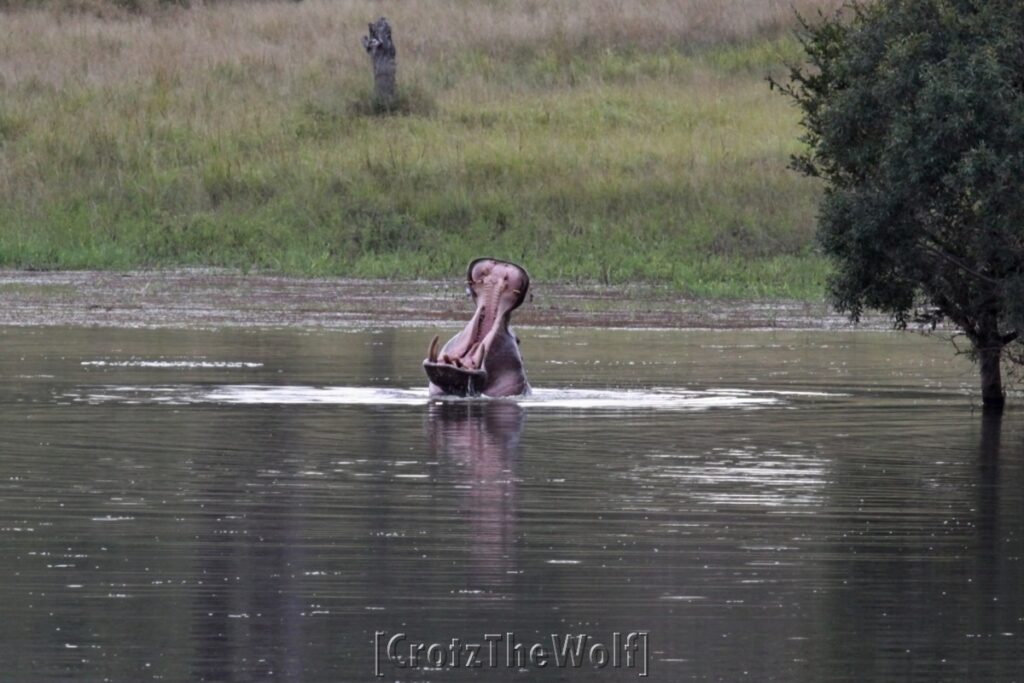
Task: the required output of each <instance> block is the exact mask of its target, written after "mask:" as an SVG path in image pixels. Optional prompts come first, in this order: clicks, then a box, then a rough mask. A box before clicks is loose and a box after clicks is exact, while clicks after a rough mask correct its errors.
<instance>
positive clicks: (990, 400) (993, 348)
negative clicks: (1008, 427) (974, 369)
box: [978, 340, 1006, 413]
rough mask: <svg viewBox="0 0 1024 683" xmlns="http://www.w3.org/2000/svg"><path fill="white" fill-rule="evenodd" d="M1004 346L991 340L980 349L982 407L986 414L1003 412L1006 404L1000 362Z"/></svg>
mask: <svg viewBox="0 0 1024 683" xmlns="http://www.w3.org/2000/svg"><path fill="white" fill-rule="evenodd" d="M1002 352H1003V344H1002V342H1001V341H998V340H990V341H988V342H986V343H984V344H981V345H980V346H979V347H978V361H979V362H980V363H981V405H982V409H983V410H984V411H985V412H993V413H998V412H1002V410H1003V406H1004V405H1005V404H1006V394H1004V393H1003V377H1002V371H1001V369H1000V367H999V361H1000V358H1001V356H1002Z"/></svg>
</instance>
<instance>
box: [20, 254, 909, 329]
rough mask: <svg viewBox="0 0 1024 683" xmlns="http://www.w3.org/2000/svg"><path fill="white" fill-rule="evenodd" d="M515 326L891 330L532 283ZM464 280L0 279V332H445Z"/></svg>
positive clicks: (227, 275) (743, 303) (82, 274)
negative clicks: (442, 326) (441, 327)
mask: <svg viewBox="0 0 1024 683" xmlns="http://www.w3.org/2000/svg"><path fill="white" fill-rule="evenodd" d="M531 295H532V296H531V297H530V300H528V301H527V303H526V304H524V305H523V307H522V308H520V309H519V310H518V311H517V312H516V313H515V316H514V319H513V320H514V323H515V325H516V326H517V327H599V328H638V329H667V330H684V329H710V330H742V329H750V330H764V329H779V330H866V331H884V330H890V329H892V325H891V323H890V321H889V319H888V318H887V317H885V316H882V315H878V314H872V315H870V316H865V317H864V318H863V319H862V320H861V322H860V323H859V324H856V325H854V324H852V323H851V322H850V321H849V320H848V319H847V318H846V316H844V315H842V314H838V313H836V312H835V311H833V310H832V309H831V307H829V306H828V305H827V304H826V303H825V302H824V301H821V302H806V301H795V300H755V301H751V300H720V299H695V298H692V297H686V296H685V295H683V294H681V293H679V292H677V291H674V290H671V289H669V288H667V287H663V286H658V285H654V284H632V285H626V286H603V285H596V284H571V283H565V282H535V283H534V284H533V287H532V289H531ZM470 312H471V306H470V305H469V302H468V301H467V300H466V297H465V294H464V291H463V283H462V279H461V278H450V279H445V280H365V279H351V278H300V277H292V276H282V275H273V274H267V273H259V272H257V273H248V274H243V273H241V272H239V271H232V270H223V269H209V268H188V269H174V270H136V271H126V272H112V271H95V270H85V271H25V270H4V269H0V326H18V327H24V326H39V327H52V326H70V327H139V328H170V327H185V328H189V327H198V328H222V327H234V328H237V327H253V328H281V327H295V328H314V329H353V328H363V327H367V326H384V327H408V326H420V325H437V324H438V323H451V324H453V325H461V324H463V323H465V320H466V319H467V316H468V315H470Z"/></svg>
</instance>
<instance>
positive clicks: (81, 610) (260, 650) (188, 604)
mask: <svg viewBox="0 0 1024 683" xmlns="http://www.w3.org/2000/svg"><path fill="white" fill-rule="evenodd" d="M531 333H534V334H537V337H536V338H534V339H532V340H528V343H529V345H530V348H531V349H533V350H534V351H533V353H532V356H531V357H534V358H537V359H547V360H549V361H551V362H542V361H540V360H537V361H535V362H534V364H533V365H531V377H530V378H531V381H532V382H533V383H534V385H535V386H539V387H540V390H539V391H538V393H537V395H535V396H534V397H532V398H531V399H530V400H527V401H522V402H519V403H513V402H495V401H492V402H480V401H472V402H467V401H461V402H458V401H456V402H446V403H443V404H440V405H437V404H435V403H434V402H432V401H431V400H430V399H429V398H428V397H427V396H426V393H425V391H424V389H423V377H422V368H421V367H420V362H421V360H422V353H423V350H422V348H421V342H422V339H423V336H424V333H423V331H420V330H398V331H394V332H393V333H386V334H377V333H374V332H366V333H359V334H317V333H308V334H307V333H295V332H291V331H247V332H230V331H227V332H197V331H181V330H162V331H159V332H154V331H144V330H131V331H128V330H109V329H108V330H63V331H61V333H60V334H55V333H53V332H52V331H47V332H45V333H44V332H40V331H37V330H13V331H12V330H8V331H6V332H5V331H3V330H0V335H2V338H3V341H4V344H3V345H0V373H2V375H3V377H4V378H7V381H6V382H0V454H2V457H0V465H2V470H0V543H2V544H3V548H4V553H3V554H2V555H0V605H3V616H4V619H2V620H0V660H2V661H3V663H4V665H3V666H4V669H3V674H0V678H4V677H5V676H6V677H7V678H10V679H11V680H18V681H21V680H32V681H43V680H46V681H61V682H62V683H64V682H66V681H99V680H110V681H131V682H135V681H143V680H174V681H177V680H203V679H205V680H222V681H230V680H238V681H243V680H273V679H281V680H308V681H348V680H368V679H369V678H370V676H371V671H372V662H371V657H370V655H371V653H370V643H371V642H372V640H373V634H374V632H375V631H376V630H378V629H386V630H388V631H390V632H397V631H404V632H408V633H410V634H413V635H415V636H417V637H421V638H424V639H432V640H445V639H447V638H450V637H454V636H460V637H465V638H467V639H468V638H473V637H475V638H479V637H480V636H481V634H483V633H492V632H495V633H496V632H504V631H505V630H506V629H514V630H516V631H517V632H521V635H522V636H523V637H524V638H544V637H545V636H544V634H546V633H552V632H564V631H571V632H577V633H578V632H590V633H594V634H595V635H596V636H600V637H604V638H607V637H608V634H609V632H611V631H613V630H620V631H628V630H632V629H645V630H650V631H651V633H652V636H653V640H655V641H656V643H657V645H656V646H655V650H656V652H655V653H654V659H653V662H652V675H651V678H650V680H654V681H673V682H674V681H681V680H730V681H731V680H786V681H794V682H796V683H811V682H812V681H814V682H816V681H821V680H849V681H858V682H859V681H891V680H912V681H913V680H919V681H929V682H930V681H935V680H985V681H1013V680H1018V681H1019V680H1020V679H1021V676H1020V665H1021V660H1022V656H1021V653H1022V647H1021V643H1022V642H1024V640H1022V635H1024V534H1022V533H1021V529H1022V528H1024V424H1022V422H1021V416H1020V415H1019V414H1017V413H1015V412H1012V411H1011V412H1009V413H1007V415H1006V416H1005V417H1004V418H1003V419H1002V421H1001V422H1000V421H999V420H998V419H995V418H992V417H991V416H982V415H980V414H977V413H972V412H971V411H970V408H969V399H968V398H967V397H966V396H965V394H964V393H963V392H964V389H963V387H964V386H968V387H969V388H970V389H973V386H974V384H975V381H974V373H973V371H972V369H971V368H970V367H969V366H968V365H967V364H966V363H962V359H956V358H953V357H952V356H950V354H949V353H948V349H947V348H946V347H945V346H941V345H936V346H935V347H922V346H921V344H922V342H921V341H920V340H919V339H914V338H910V337H898V336H889V335H873V334H871V335H856V334H806V333H778V334H776V333H768V332H763V333H751V332H730V333H712V332H687V333H664V332H660V333H655V332H651V333H647V332H640V331H608V332H605V333H602V334H600V335H594V334H593V333H592V332H591V331H571V330H569V331H564V330H549V331H545V332H544V335H543V336H541V335H540V334H539V333H537V331H530V330H527V331H525V332H524V334H531ZM99 360H102V361H104V362H103V363H102V364H101V363H99V362H91V361H99ZM570 361H571V362H570ZM83 363H87V364H85V365H83ZM546 387H547V388H550V389H545V388H546ZM477 673H479V672H469V671H460V672H451V671H443V672H439V671H420V672H399V671H392V672H389V679H391V680H393V679H394V678H400V679H402V680H425V681H460V680H479V679H480V678H481V677H484V678H487V680H490V679H491V676H489V675H488V676H480V675H475V674H477ZM487 673H488V674H489V673H491V672H487ZM499 673H500V672H499ZM589 673H592V672H590V671H584V672H559V671H553V670H551V669H549V670H547V671H546V672H544V674H543V675H542V676H537V678H538V679H540V678H550V679H551V680H576V679H577V678H580V679H582V678H583V677H585V676H586V675H587V674H589ZM620 673H621V675H619V676H616V674H615V672H612V671H604V672H602V675H601V676H600V677H601V678H602V679H607V680H611V681H618V680H635V679H636V677H635V676H634V675H632V674H631V673H629V672H620ZM390 674H394V675H393V676H392V675H390ZM404 674H408V675H404ZM577 674H578V675H577ZM498 678H500V676H498ZM509 678H517V679H522V678H523V675H522V674H516V673H515V672H513V673H512V674H511V675H510V676H509ZM5 680H6V678H5Z"/></svg>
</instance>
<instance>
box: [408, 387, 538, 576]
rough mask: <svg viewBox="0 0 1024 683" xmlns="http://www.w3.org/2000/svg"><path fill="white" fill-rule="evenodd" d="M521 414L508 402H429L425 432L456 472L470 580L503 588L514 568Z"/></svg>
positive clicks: (517, 407) (521, 429)
mask: <svg viewBox="0 0 1024 683" xmlns="http://www.w3.org/2000/svg"><path fill="white" fill-rule="evenodd" d="M525 421H526V416H525V413H524V412H523V409H522V408H520V407H519V406H518V405H516V404H515V403H512V402H508V401H444V402H437V403H433V404H431V406H430V408H429V413H428V415H427V434H428V437H429V439H430V445H431V447H432V449H433V450H434V452H435V453H438V454H440V455H442V456H443V457H444V458H445V459H446V461H447V462H446V464H448V465H451V466H454V467H456V468H458V469H459V470H461V474H459V475H457V476H454V477H453V479H454V480H456V481H461V482H463V483H464V486H465V495H464V498H463V504H464V508H463V510H464V513H465V515H466V516H467V521H468V528H469V533H470V534H471V540H470V543H469V544H468V547H469V552H470V557H471V561H472V565H473V574H474V579H475V580H477V581H479V582H481V584H482V585H484V586H488V587H492V588H493V587H504V586H506V585H507V584H508V579H509V577H508V573H509V571H510V570H511V569H512V568H513V567H514V564H513V560H512V549H513V546H514V543H515V534H516V530H515V520H516V481H515V461H516V456H517V454H518V450H519V439H520V436H521V435H522V432H523V425H524V424H525Z"/></svg>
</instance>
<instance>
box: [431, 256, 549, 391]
mask: <svg viewBox="0 0 1024 683" xmlns="http://www.w3.org/2000/svg"><path fill="white" fill-rule="evenodd" d="M466 288H467V290H468V291H469V293H470V295H471V296H472V297H473V302H474V303H475V304H476V311H475V312H474V313H473V317H472V318H471V319H470V321H469V323H468V324H467V325H466V327H465V328H464V329H463V330H462V331H461V332H459V333H458V334H457V335H455V336H454V337H452V338H451V339H450V340H448V343H447V344H445V345H444V347H443V348H442V349H441V350H440V351H438V349H437V342H438V337H434V339H433V341H432V342H431V343H430V347H429V348H428V349H427V358H426V360H424V361H423V369H424V370H426V372H427V377H428V378H429V379H430V395H431V396H442V395H451V396H481V395H482V396H491V397H501V396H519V395H523V394H528V393H529V392H530V384H529V383H528V382H527V381H526V370H525V368H524V367H523V357H522V355H521V354H520V353H519V339H518V338H517V337H516V336H515V335H514V334H513V333H512V330H511V329H509V326H508V325H509V320H510V318H511V317H512V311H514V310H515V309H517V308H519V306H520V305H522V303H523V301H525V300H526V293H527V291H528V290H529V288H530V276H529V274H527V272H526V269H524V268H523V267H522V266H519V265H516V264H515V263H509V262H508V261H499V260H498V259H493V258H479V259H476V260H475V261H473V262H472V263H470V264H469V268H468V269H467V271H466Z"/></svg>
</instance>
